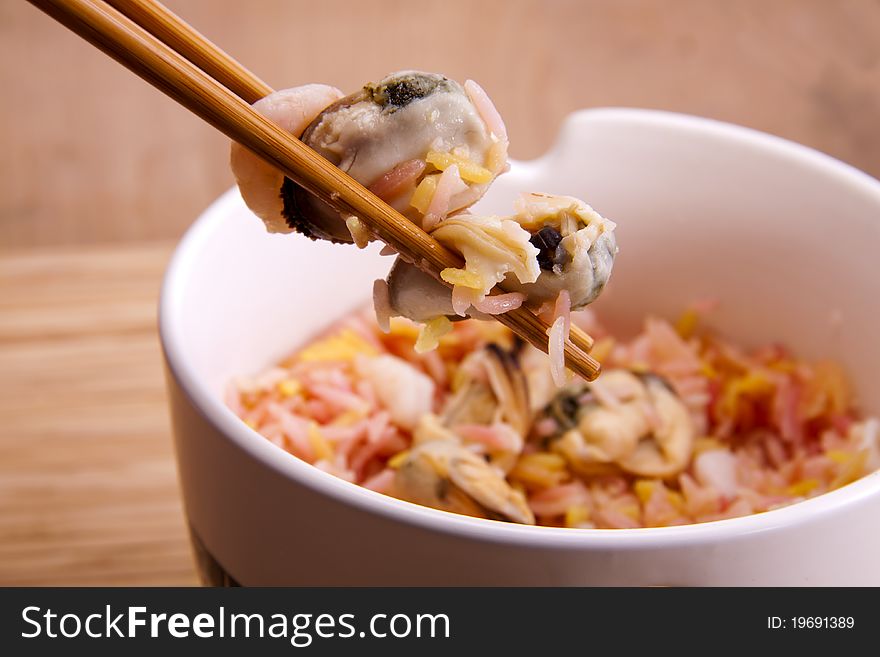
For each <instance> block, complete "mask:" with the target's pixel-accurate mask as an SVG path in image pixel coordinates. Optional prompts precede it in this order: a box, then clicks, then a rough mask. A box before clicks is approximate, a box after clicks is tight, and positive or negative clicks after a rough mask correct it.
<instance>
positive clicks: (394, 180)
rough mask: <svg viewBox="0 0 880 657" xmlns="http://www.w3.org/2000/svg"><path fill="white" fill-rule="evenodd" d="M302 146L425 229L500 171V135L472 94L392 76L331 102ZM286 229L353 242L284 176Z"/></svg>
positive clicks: (431, 78) (470, 85)
mask: <svg viewBox="0 0 880 657" xmlns="http://www.w3.org/2000/svg"><path fill="white" fill-rule="evenodd" d="M302 140H303V142H304V143H305V144H306V145H308V146H310V147H311V148H313V149H314V150H315V151H317V152H318V153H320V154H321V155H322V156H324V157H325V158H326V159H328V160H329V161H330V162H332V163H333V164H335V165H336V166H338V167H339V168H340V169H342V170H343V171H345V172H346V173H348V174H349V175H351V176H352V177H353V178H354V179H355V180H357V181H358V182H360V183H362V184H363V185H366V186H367V187H368V188H370V190H371V191H373V192H374V193H375V194H376V195H378V196H379V197H381V198H382V199H383V200H384V201H386V202H387V203H389V204H390V205H392V206H393V207H394V208H395V209H396V210H398V211H400V212H401V213H402V214H404V215H405V216H406V217H407V218H409V219H410V220H412V221H413V222H415V223H416V224H418V225H419V226H422V227H424V228H426V229H428V228H430V227H432V226H433V225H434V224H436V223H437V222H438V221H441V220H442V219H445V218H446V217H447V216H448V215H450V214H453V213H456V212H460V211H461V210H463V209H465V208H467V207H468V206H470V205H471V204H473V203H475V202H476V201H477V200H478V199H479V198H480V197H482V196H483V194H484V193H485V191H486V190H487V189H488V187H489V185H490V184H491V183H492V181H493V180H494V179H495V177H496V176H497V175H498V174H500V173H502V172H503V171H504V170H506V168H507V132H506V130H505V128H504V124H503V123H502V122H501V121H500V117H499V116H498V113H497V111H495V109H494V107H493V106H492V104H491V101H489V99H488V97H487V96H486V95H485V92H483V90H482V89H480V87H479V86H478V85H476V83H474V82H472V81H468V82H466V83H465V84H464V86H462V85H460V84H458V83H457V82H455V81H454V80H450V79H448V78H446V77H443V76H442V75H438V74H435V73H423V72H420V71H401V72H399V73H393V74H391V75H389V76H388V77H386V78H384V79H382V80H380V81H379V82H378V83H375V84H372V83H371V84H367V85H365V86H364V87H363V88H362V89H361V90H360V91H358V92H356V93H354V94H351V95H349V96H346V97H345V98H342V99H340V100H337V101H336V102H334V103H333V104H332V105H330V106H329V107H326V108H325V109H323V111H322V112H321V113H320V114H319V115H318V116H317V117H315V118H314V120H313V121H312V122H311V123H310V124H309V126H308V127H307V128H305V131H304V132H303V134H302ZM279 192H280V194H281V198H282V200H283V204H284V207H283V214H284V217H285V219H286V220H287V224H288V225H290V226H291V227H292V228H294V229H296V230H298V231H299V232H301V233H303V234H305V235H307V236H309V237H313V238H319V239H330V240H332V241H338V242H352V241H354V236H353V234H352V233H353V232H354V231H353V230H350V229H351V224H350V223H348V224H347V222H346V219H347V217H341V216H340V213H339V212H338V211H336V210H334V209H333V208H331V207H330V206H328V205H326V204H324V203H322V202H321V201H319V200H317V199H315V198H314V197H313V196H311V195H310V194H308V193H307V192H306V191H305V190H303V189H302V188H300V187H299V186H298V185H296V184H295V183H293V182H292V181H290V180H289V179H285V180H284V182H283V185H281V186H280V187H279V188H276V190H275V193H276V194H278V193H279Z"/></svg>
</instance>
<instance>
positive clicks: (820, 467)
mask: <svg viewBox="0 0 880 657" xmlns="http://www.w3.org/2000/svg"><path fill="white" fill-rule="evenodd" d="M705 309H706V308H705V305H704V306H703V307H700V306H695V307H693V308H691V309H689V310H687V311H686V312H685V313H684V314H683V315H682V316H681V317H680V318H679V319H678V321H677V322H676V323H675V324H674V325H673V324H672V323H670V322H668V321H666V320H663V319H659V318H654V317H649V318H647V319H646V320H645V322H644V326H643V329H642V331H641V332H640V333H639V334H638V335H637V336H635V337H634V338H632V339H629V340H622V339H620V338H619V337H617V336H614V335H613V334H611V333H610V332H609V331H607V330H606V329H605V328H604V327H603V326H602V325H601V324H600V323H599V321H598V320H597V319H596V316H595V314H594V313H593V312H592V311H589V310H587V311H583V312H579V313H573V314H572V315H571V318H572V321H573V322H574V323H575V324H578V325H580V327H581V328H583V329H585V330H587V331H589V332H590V333H591V334H592V335H594V336H595V337H596V339H597V343H596V347H595V349H594V354H595V355H596V356H597V357H598V358H599V359H600V360H602V361H603V365H604V372H605V373H604V374H603V375H602V376H600V377H599V379H597V381H595V382H593V383H589V384H587V383H584V382H578V381H575V380H569V382H568V383H567V384H566V385H565V386H563V387H562V388H558V387H557V386H556V385H554V382H553V373H552V372H551V365H550V362H549V359H548V357H547V356H546V355H545V354H542V353H540V352H538V351H537V350H535V349H533V348H531V347H529V346H527V345H524V344H523V343H522V342H521V341H520V340H519V339H518V338H516V336H514V335H513V334H512V333H510V331H508V330H507V329H505V328H504V327H502V326H500V325H498V324H496V323H493V322H479V321H475V320H467V321H461V322H456V323H454V325H452V327H451V330H449V332H447V333H445V334H444V335H442V336H440V337H439V338H438V346H437V348H436V349H435V350H433V351H422V350H417V349H416V348H415V346H416V342H417V341H418V339H419V334H420V329H419V327H418V325H417V324H415V323H413V322H410V321H409V320H405V319H402V318H394V319H392V320H391V325H390V331H389V332H388V333H387V334H386V333H383V332H382V331H381V330H380V329H379V327H378V325H377V324H376V322H375V320H374V319H373V317H372V315H371V314H370V313H368V312H366V311H365V312H360V313H357V314H354V315H352V316H350V317H347V318H345V319H344V320H342V321H341V322H339V323H338V324H337V325H335V326H334V327H332V328H331V329H330V330H328V331H327V332H326V333H325V334H323V335H321V336H319V337H318V338H317V339H315V340H314V341H312V342H311V343H310V344H308V345H306V346H305V347H304V348H302V349H300V350H298V351H297V352H295V353H294V354H293V355H291V356H290V357H289V358H287V359H285V360H284V361H282V362H281V363H279V364H278V365H277V366H275V367H273V368H270V369H269V370H267V371H265V372H262V373H260V374H259V375H257V376H255V377H250V378H242V379H239V380H237V381H236V382H235V383H234V384H233V385H231V386H230V389H229V391H228V403H229V405H230V407H231V408H232V409H233V410H234V411H235V412H236V413H237V414H238V415H239V417H241V418H242V419H243V420H244V421H245V422H246V423H247V424H248V425H249V426H250V427H251V428H253V429H255V430H256V431H258V432H259V433H260V434H262V435H263V436H265V437H266V438H267V439H268V440H270V441H272V442H273V443H275V444H276V445H278V446H279V447H281V448H283V449H285V450H286V451H288V452H290V453H291V454H293V455H294V456H295V457H297V458H300V459H302V460H304V461H307V462H308V463H311V464H313V465H315V466H316V467H318V468H320V469H322V470H325V471H327V472H329V473H331V474H334V475H336V476H338V477H341V478H343V479H346V480H348V481H350V482H352V483H355V484H358V485H361V486H364V487H366V488H370V489H372V490H375V491H378V492H381V493H385V494H388V495H393V496H395V497H399V498H401V499H405V500H408V501H411V502H415V503H419V504H423V505H426V506H432V507H434V508H439V509H443V510H447V511H451V512H457V513H464V514H467V515H471V516H477V517H483V518H489V519H495V520H505V521H510V522H518V523H524V524H539V525H545V526H556V527H580V528H602V529H615V528H633V527H662V526H671V525H682V524H689V523H697V522H707V521H712V520H720V519H724V518H732V517H736V516H743V515H748V514H752V513H760V512H763V511H767V510H770V509H773V508H777V507H780V506H784V505H788V504H792V503H795V502H798V501H800V500H803V499H806V498H809V497H814V496H816V495H820V494H822V493H824V492H827V491H830V490H833V489H835V488H839V487H841V486H843V485H846V484H847V483H850V482H852V481H854V480H856V479H858V478H860V477H862V476H864V475H865V474H867V473H868V472H871V471H873V470H875V469H877V468H878V467H880V437H878V433H880V422H878V420H877V419H875V418H863V417H862V416H861V415H860V414H859V412H858V409H857V408H856V405H855V402H854V396H853V394H852V391H851V390H850V389H849V387H848V385H847V382H846V378H845V376H844V374H843V372H842V371H841V370H840V368H839V367H838V366H837V365H835V364H834V363H832V362H828V361H821V362H816V363H809V362H807V361H805V360H803V359H799V358H797V357H796V356H795V355H793V354H790V353H788V351H787V350H786V349H785V348H784V347H781V346H779V345H766V346H763V347H760V348H758V349H754V350H749V351H746V350H744V349H742V348H740V347H737V346H736V345H733V344H731V343H730V342H728V341H726V340H725V339H723V337H720V336H718V335H715V334H713V333H712V332H710V331H707V330H702V329H700V326H699V314H700V313H701V312H702V311H704V310H705Z"/></svg>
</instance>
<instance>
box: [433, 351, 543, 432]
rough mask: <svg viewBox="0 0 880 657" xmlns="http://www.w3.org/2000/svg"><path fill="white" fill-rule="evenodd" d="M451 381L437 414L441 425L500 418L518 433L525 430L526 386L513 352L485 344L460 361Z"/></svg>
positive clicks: (485, 422)
mask: <svg viewBox="0 0 880 657" xmlns="http://www.w3.org/2000/svg"><path fill="white" fill-rule="evenodd" d="M453 385H454V394H453V395H452V397H450V399H449V401H448V402H447V403H446V406H445V407H444V409H443V412H442V415H441V419H442V422H443V424H444V425H445V426H447V427H450V428H452V429H453V430H454V429H455V427H457V426H459V425H463V424H469V425H485V426H489V425H492V424H496V423H499V422H503V423H505V424H507V425H508V426H509V427H510V428H511V429H513V430H514V431H515V432H516V433H517V434H519V435H520V436H525V435H526V433H528V430H529V426H530V425H531V421H532V414H531V410H530V408H529V390H528V386H527V383H526V378H525V376H524V374H523V372H522V370H521V369H520V366H519V361H518V359H517V357H516V355H515V354H514V353H513V352H510V351H508V350H506V349H503V348H501V347H499V346H498V345H497V344H495V343H490V344H488V345H486V346H485V347H484V348H483V349H480V350H479V351H476V352H474V353H472V354H470V355H469V356H468V357H467V358H465V360H464V361H462V364H461V367H460V368H459V370H458V374H457V377H456V381H454V382H453Z"/></svg>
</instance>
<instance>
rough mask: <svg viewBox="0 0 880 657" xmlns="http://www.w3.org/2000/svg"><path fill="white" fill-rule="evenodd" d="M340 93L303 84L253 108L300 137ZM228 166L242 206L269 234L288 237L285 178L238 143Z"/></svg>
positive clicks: (234, 145)
mask: <svg viewBox="0 0 880 657" xmlns="http://www.w3.org/2000/svg"><path fill="white" fill-rule="evenodd" d="M341 97H342V92H341V91H339V89H336V88H335V87H330V86H327V85H326V84H306V85H303V86H301V87H295V88H293V89H282V90H280V91H276V92H274V93H271V94H269V95H268V96H266V97H265V98H261V99H260V100H258V101H257V102H256V103H254V105H253V107H254V109H255V110H257V111H258V112H259V113H260V114H262V115H263V116H265V117H266V118H267V119H270V120H272V121H274V122H275V123H277V124H278V125H279V126H280V127H281V128H283V129H284V130H286V131H287V132H289V133H290V134H292V135H294V136H296V137H299V136H300V135H301V134H302V132H303V130H305V129H306V128H307V127H308V125H309V124H310V123H311V122H312V121H313V120H314V119H315V117H316V116H318V114H320V113H321V110H323V109H324V108H325V107H327V105H329V104H330V103H333V102H334V101H336V100H338V99H340V98H341ZM229 163H230V166H231V167H232V174H233V175H234V176H235V182H236V183H237V184H238V189H239V190H240V191H241V196H242V198H243V199H244V202H245V203H246V204H247V206H248V207H249V208H250V209H251V211H252V212H253V213H254V214H256V215H257V216H258V217H259V218H260V219H262V220H263V222H264V223H265V224H266V230H268V231H269V232H270V233H290V232H292V231H293V226H291V225H289V224H288V222H287V221H286V219H285V218H284V202H283V201H282V199H281V187H282V185H283V184H284V181H285V180H286V178H285V177H284V174H283V173H281V172H280V171H279V170H278V169H276V168H275V167H273V166H272V165H271V164H268V163H267V162H265V161H264V160H263V159H262V158H260V157H258V156H257V155H255V154H254V153H253V152H252V151H250V150H248V149H247V148H245V147H244V146H242V145H241V144H239V143H237V142H232V148H231V151H230V154H229Z"/></svg>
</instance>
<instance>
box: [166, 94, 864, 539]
mask: <svg viewBox="0 0 880 657" xmlns="http://www.w3.org/2000/svg"><path fill="white" fill-rule="evenodd" d="M593 124H601V125H602V126H603V127H606V128H608V129H619V130H628V129H630V128H632V127H634V126H642V127H649V128H653V129H660V130H667V131H672V132H675V133H678V134H680V135H686V136H687V137H689V138H698V139H715V140H724V141H736V142H738V143H740V144H746V145H749V146H751V147H753V148H754V149H757V150H759V151H763V152H764V153H766V154H772V155H776V156H778V157H783V158H786V159H788V160H790V161H792V162H793V163H795V162H796V163H797V164H798V165H800V166H811V167H813V168H815V169H818V170H820V171H821V172H822V173H823V174H824V175H826V176H830V177H834V178H836V179H838V181H841V182H843V183H845V184H847V185H848V186H851V187H853V188H858V191H859V193H862V194H868V195H871V196H873V197H875V198H876V202H877V205H878V207H880V181H877V180H876V179H874V178H872V177H871V176H869V175H868V174H866V173H864V172H862V171H860V170H858V169H856V168H855V167H853V166H851V165H848V164H846V163H844V162H841V161H839V160H837V159H835V158H832V157H831V156H829V155H826V154H824V153H821V152H819V151H816V150H814V149H812V148H810V147H808V146H804V145H801V144H797V143H794V142H791V141H788V140H786V139H783V138H781V137H777V136H774V135H770V134H767V133H763V132H760V131H757V130H753V129H751V128H746V127H743V126H738V125H734V124H730V123H725V122H721V121H717V120H713V119H707V118H702V117H697V116H691V115H686V114H678V113H673V112H666V111H659V110H647V109H635V108H593V109H585V110H579V111H576V112H573V113H572V114H570V115H568V117H566V119H565V121H564V122H563V125H562V128H561V130H560V132H559V135H558V137H557V139H556V140H555V142H554V144H553V146H552V147H551V148H550V149H549V150H548V151H547V152H546V153H545V154H544V155H542V156H540V157H539V158H537V159H535V160H530V161H527V162H521V163H514V166H540V163H541V162H542V161H545V160H548V159H550V158H552V157H553V156H554V155H555V154H557V153H559V152H560V151H562V150H563V149H564V145H565V143H566V141H567V139H568V138H569V137H570V136H571V135H572V134H576V133H577V132H578V130H580V129H582V126H584V125H591V126H592V125H593ZM240 204H241V199H240V196H239V194H238V190H237V189H236V188H235V187H233V188H231V189H229V190H227V191H226V192H225V193H224V194H222V195H221V196H220V197H219V198H217V199H216V200H215V201H214V202H213V203H212V204H211V205H210V206H209V207H208V208H207V209H205V210H204V212H202V214H201V215H200V216H199V217H198V218H197V219H196V220H195V222H194V223H193V224H192V226H190V228H189V229H188V230H187V231H186V233H185V235H184V236H183V238H182V239H181V241H180V243H179V244H178V246H177V247H176V249H175V251H174V253H173V255H172V257H171V260H170V262H169V264H168V266H167V269H166V272H165V276H164V278H163V281H162V287H161V291H160V296H159V321H158V323H159V336H160V342H161V346H162V351H163V355H164V358H165V362H166V366H167V368H168V371H169V373H170V375H171V376H173V377H174V379H175V381H176V382H177V384H178V385H179V387H180V388H181V390H182V391H183V392H184V394H186V395H187V396H188V397H189V400H190V401H191V403H193V404H194V405H195V407H196V408H197V409H199V410H200V411H201V413H202V415H203V417H204V419H205V420H206V421H207V422H208V423H209V424H210V425H211V427H212V428H213V429H214V430H215V431H216V432H217V433H218V434H220V435H222V436H223V437H224V438H225V439H227V440H230V441H231V442H232V443H234V444H235V445H236V446H237V447H238V448H240V449H242V450H243V451H245V452H247V453H248V454H249V455H250V456H251V457H252V458H254V459H255V460H257V461H259V462H260V463H262V464H263V465H265V466H266V467H267V468H270V469H271V470H273V471H275V472H276V473H278V474H280V475H282V476H283V477H285V478H287V479H292V480H294V481H296V482H297V483H299V484H300V485H303V486H306V487H308V488H310V489H311V490H312V491H313V492H316V493H320V494H323V495H326V496H328V497H330V498H333V499H335V500H336V501H338V502H341V503H345V504H348V505H350V506H352V507H355V508H358V509H359V510H361V511H365V512H368V513H371V514H375V515H378V516H382V517H383V518H384V519H386V520H390V521H394V522H398V523H402V524H409V525H415V526H418V527H420V528H422V529H427V530H430V531H434V532H437V533H440V534H446V535H454V536H460V537H461V536H464V537H469V538H472V539H478V540H480V541H485V542H498V543H504V544H508V545H510V544H515V545H518V546H522V547H532V548H557V549H566V548H567V549H591V548H592V549H600V548H601V549H609V548H611V549H619V550H628V549H650V548H659V547H675V546H679V545H692V544H695V543H703V542H708V541H713V542H714V541H719V540H737V539H742V538H743V537H745V536H746V535H754V534H757V533H769V532H776V531H779V530H783V529H790V528H792V527H795V526H798V525H802V524H807V523H812V522H816V521H819V520H821V519H822V518H824V517H826V516H828V515H830V514H835V513H840V512H841V511H842V510H843V509H845V508H847V507H852V506H855V505H859V504H861V503H862V502H864V501H865V500H866V499H868V498H870V497H874V496H877V495H880V471H876V472H873V473H870V474H868V475H866V476H865V477H862V478H861V479H858V480H857V481H855V482H852V483H850V484H847V485H846V486H843V487H841V488H839V489H836V490H834V491H830V492H828V493H824V494H822V495H819V496H816V497H814V498H810V499H807V500H803V501H800V502H796V503H794V504H791V505H788V506H785V507H782V508H778V509H773V510H770V511H765V512H762V513H757V514H751V515H748V516H741V517H737V518H729V519H724V520H715V521H710V522H703V523H696V524H690V525H679V526H674V527H645V528H633V529H616V530H608V529H575V528H560V527H542V526H530V525H519V524H514V523H507V522H501V521H495V520H487V519H483V518H472V517H469V516H464V515H459V514H455V513H450V512H446V511H441V510H438V509H433V508H429V507H424V506H421V505H418V504H413V503H410V502H406V501H403V500H399V499H396V498H393V497H390V496H387V495H384V494H382V493H377V492H375V491H372V490H369V489H367V488H364V487H362V486H359V485H357V484H353V483H350V482H348V481H345V480H343V479H340V478H338V477H336V476H334V475H331V474H329V473H327V472H324V471H323V470H320V469H319V468H316V467H314V466H312V465H310V464H308V463H306V462H304V461H301V460H300V459H298V458H296V457H295V456H293V455H292V454H290V453H289V452H287V451H285V450H283V449H282V448H280V447H278V446H276V445H275V444H273V443H271V442H270V441H268V440H266V439H265V438H264V437H262V436H261V435H260V434H259V433H257V432H256V431H255V430H253V429H251V428H250V427H248V426H247V425H246V424H245V423H244V422H242V421H241V420H240V419H239V418H238V417H237V416H236V415H235V414H234V413H233V411H232V410H231V409H229V408H228V407H227V406H226V405H225V404H224V403H223V401H222V400H221V399H219V398H218V397H217V396H216V395H215V394H214V393H212V392H211V390H209V388H208V386H207V384H206V383H205V382H203V381H201V380H200V379H199V377H198V376H197V374H196V370H195V367H194V365H193V363H192V362H191V361H190V360H189V359H188V357H187V354H186V351H185V350H184V349H183V347H182V340H181V335H180V333H179V331H178V328H177V317H178V312H177V311H178V309H179V308H181V295H182V290H183V288H184V285H183V284H182V283H183V282H184V281H186V279H187V277H188V272H189V271H190V270H191V268H192V267H193V266H194V263H195V261H196V260H197V255H198V253H199V251H200V250H201V248H202V246H203V244H204V243H205V242H206V241H208V240H209V238H210V237H211V236H212V235H214V234H215V232H216V231H217V230H219V229H220V228H221V227H222V225H223V220H224V218H225V217H226V216H227V215H228V214H229V212H230V210H231V209H232V208H233V207H236V206H239V205H240Z"/></svg>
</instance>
